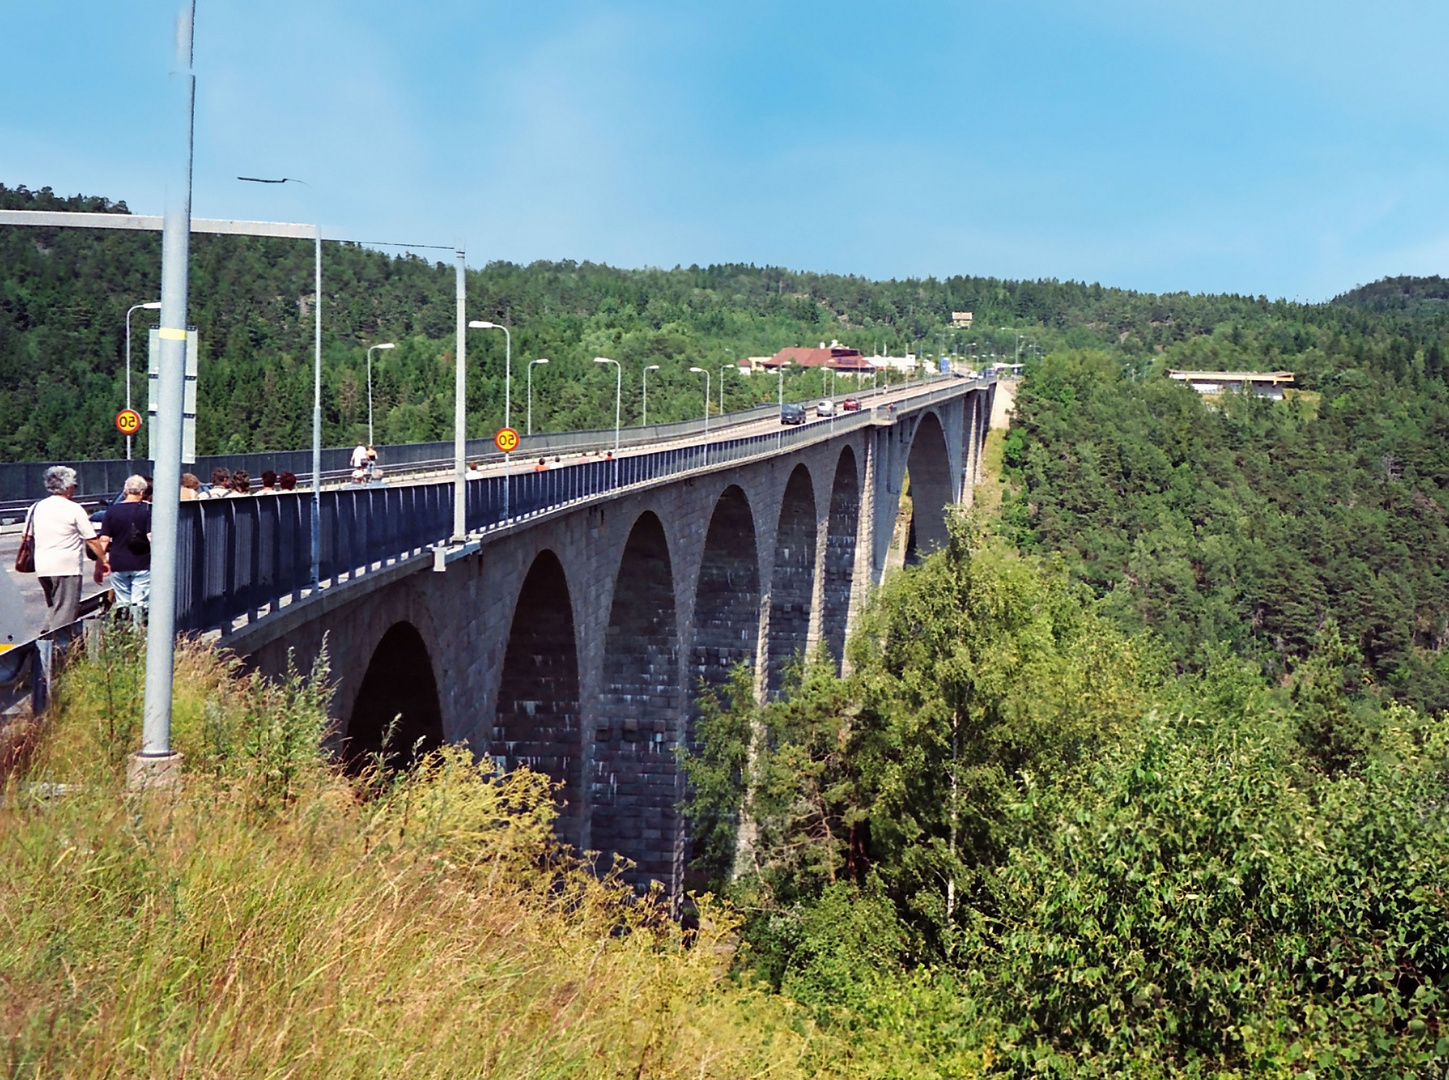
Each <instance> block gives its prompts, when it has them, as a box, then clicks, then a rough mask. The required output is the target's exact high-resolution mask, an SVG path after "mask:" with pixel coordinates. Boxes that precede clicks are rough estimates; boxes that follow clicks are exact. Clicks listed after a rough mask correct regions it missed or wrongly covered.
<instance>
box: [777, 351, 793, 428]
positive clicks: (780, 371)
mask: <svg viewBox="0 0 1449 1080" xmlns="http://www.w3.org/2000/svg"><path fill="white" fill-rule="evenodd" d="M789 366H790V361H788V360H786V361H785V362H784V363H783V364H781V365H780V366H779V367H777V368H776V369H775V374H776V375H778V376H779V377H780V410H781V411H782V412H783V411H784V409H785V369H786V368H787V367H789ZM784 442H785V428H784V425H783V424H782V425H781V427H780V430H779V431H777V432H775V446H776V447H779V446H781V445H783V444H784Z"/></svg>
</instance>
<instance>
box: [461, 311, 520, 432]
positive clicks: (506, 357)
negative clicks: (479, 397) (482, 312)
mask: <svg viewBox="0 0 1449 1080" xmlns="http://www.w3.org/2000/svg"><path fill="white" fill-rule="evenodd" d="M468 326H469V328H470V329H473V330H502V331H503V426H504V427H512V426H513V425H512V424H511V423H509V420H510V418H511V417H512V415H513V414H512V412H511V409H512V406H513V335H512V334H511V333H509V331H508V327H506V326H504V325H503V324H502V323H495V322H488V321H487V320H482V319H480V320H475V321H474V322H470V323H469V324H468Z"/></svg>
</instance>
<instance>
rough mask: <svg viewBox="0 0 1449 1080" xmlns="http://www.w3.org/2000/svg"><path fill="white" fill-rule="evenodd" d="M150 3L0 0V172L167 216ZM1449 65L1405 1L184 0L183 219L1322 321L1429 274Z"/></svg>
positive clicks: (1435, 35) (515, 254)
mask: <svg viewBox="0 0 1449 1080" xmlns="http://www.w3.org/2000/svg"><path fill="white" fill-rule="evenodd" d="M174 15H175V5H174V4H173V3H170V2H158V0H75V2H72V3H68V4H61V3H57V2H55V0H43V2H41V3H36V2H34V0H24V2H20V0H0V39H3V40H4V42H5V48H4V57H5V59H4V62H3V64H0V94H3V100H4V101H5V108H4V109H0V182H3V183H5V184H8V185H15V184H22V183H23V184H26V185H28V186H31V187H40V186H43V185H47V184H48V185H50V186H52V187H54V188H56V189H57V190H59V191H61V192H64V193H75V192H82V191H83V192H86V193H88V194H104V195H108V196H110V197H113V198H125V199H126V200H128V202H129V203H130V205H131V207H132V209H135V210H138V211H145V212H159V211H160V209H161V208H162V205H163V201H164V187H163V173H162V170H161V169H160V168H159V167H158V164H157V163H158V158H159V157H160V155H161V154H163V153H164V152H165V148H166V145H167V143H166V140H165V138H164V134H165V130H164V128H165V124H166V123H167V118H168V114H167V106H166V102H167V97H166V72H167V70H168V69H169V67H170V66H171V25H172V22H173V19H174ZM1446 46H1449V5H1446V4H1444V3H1442V2H1439V3H1427V2H1406V0H1375V2H1374V3H1359V2H1353V3H1349V2H1337V3H1336V2H1333V0H1316V2H1313V3H1309V2H1299V0H1259V2H1257V3H1243V2H1238V0H1217V2H1215V0H1151V2H1148V0H1011V2H1009V3H1008V2H997V3H979V2H974V0H971V2H965V0H962V2H954V3H948V2H918V3H890V2H880V0H877V2H874V3H866V2H857V0H834V2H830V3H825V2H816V0H804V2H794V3H792V2H774V3H767V2H755V0H742V2H729V0H726V2H723V3H719V2H717V3H712V4H704V3H694V2H690V0H670V2H656V0H628V2H624V0H619V2H610V0H594V2H592V3H574V2H553V3H550V2H542V3H532V4H524V3H518V2H514V3H495V2H491V0H486V2H476V0H475V2H471V3H464V2H460V0H415V2H413V3H410V4H404V3H398V2H396V0H393V2H388V3H384V2H380V0H285V2H283V0H247V2H245V3H242V2H240V0H199V4H198V15H197V37H196V71H197V76H198V100H197V140H196V181H195V197H194V212H195V213H196V214H197V215H198V216H204V217H222V216H225V217H243V218H260V219H268V220H279V219H281V220H305V221H312V220H316V219H318V218H320V219H321V220H322V221H323V222H324V223H325V224H327V225H328V226H331V227H334V228H337V229H340V230H342V231H344V232H345V233H347V234H348V235H350V236H353V237H355V238H357V239H362V240H373V239H376V240H407V241H421V242H435V243H444V244H446V243H451V242H452V241H453V240H454V238H455V237H460V236H461V237H464V238H465V239H466V242H467V245H468V251H469V262H470V263H471V264H473V265H478V264H481V263H482V262H484V261H486V260H488V259H494V258H503V259H512V260H517V261H529V260H532V259H535V258H573V259H579V260H583V259H593V260H596V261H606V262H610V263H614V264H616V265H623V266H641V265H657V266H672V265H674V264H676V263H683V264H686V265H687V264H689V263H696V262H697V263H701V264H704V263H710V262H725V261H742V262H755V263H760V264H764V263H769V264H773V265H784V266H789V267H792V268H796V269H811V270H829V271H838V272H847V273H859V274H864V275H867V276H870V277H877V278H881V277H902V276H909V275H927V274H933V275H937V276H942V275H946V274H952V273H979V274H994V275H999V276H1005V277H1027V278H1035V277H1057V278H1077V279H1084V280H1087V281H1101V282H1102V283H1104V284H1109V285H1121V286H1126V287H1131V288H1139V289H1147V290H1153V291H1170V290H1179V289H1186V290H1190V291H1234V292H1244V293H1252V294H1257V293H1266V294H1268V295H1270V296H1274V297H1277V296H1287V297H1290V298H1297V299H1304V300H1317V299H1326V298H1328V297H1330V296H1332V295H1334V294H1336V293H1338V292H1340V291H1342V290H1344V289H1347V288H1350V287H1352V286H1353V285H1355V284H1358V283H1361V282H1366V281H1370V280H1373V279H1375V278H1377V277H1381V276H1383V275H1385V274H1394V273H1421V274H1422V273H1436V272H1443V271H1446V270H1449V199H1446V198H1445V195H1446V193H1449V140H1446V137H1445V136H1446V128H1449V110H1446V109H1445V107H1444V102H1445V101H1446V99H1449V65H1446V64H1445V63H1444V62H1443V59H1442V58H1443V56H1444V54H1445V51H1446ZM239 173H240V174H246V175H268V174H272V175H287V176H296V177H301V178H303V179H305V180H307V181H308V184H309V185H310V186H309V187H307V188H301V187H293V186H291V185H288V186H287V187H286V188H284V189H278V188H261V187H257V186H254V185H245V184H240V183H238V182H236V181H235V180H234V179H233V178H234V177H235V176H236V175H237V174H239Z"/></svg>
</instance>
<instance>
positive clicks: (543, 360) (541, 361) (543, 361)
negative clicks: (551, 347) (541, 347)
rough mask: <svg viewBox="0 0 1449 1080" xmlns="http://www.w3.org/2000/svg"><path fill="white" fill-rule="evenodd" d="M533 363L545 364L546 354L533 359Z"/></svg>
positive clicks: (546, 361) (546, 360)
mask: <svg viewBox="0 0 1449 1080" xmlns="http://www.w3.org/2000/svg"><path fill="white" fill-rule="evenodd" d="M534 363H535V364H546V363H548V357H546V356H540V357H539V358H538V359H537V360H535V361H534Z"/></svg>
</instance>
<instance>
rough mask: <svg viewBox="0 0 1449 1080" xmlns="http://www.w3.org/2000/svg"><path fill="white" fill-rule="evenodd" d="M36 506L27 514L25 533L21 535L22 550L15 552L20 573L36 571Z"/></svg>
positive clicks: (17, 568)
mask: <svg viewBox="0 0 1449 1080" xmlns="http://www.w3.org/2000/svg"><path fill="white" fill-rule="evenodd" d="M34 525H35V507H34V506H32V507H31V508H30V513H28V514H26V515H25V533H24V535H23V536H21V537H20V550H18V551H17V552H16V553H15V570H16V572H17V573H20V574H33V573H35V529H34Z"/></svg>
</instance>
